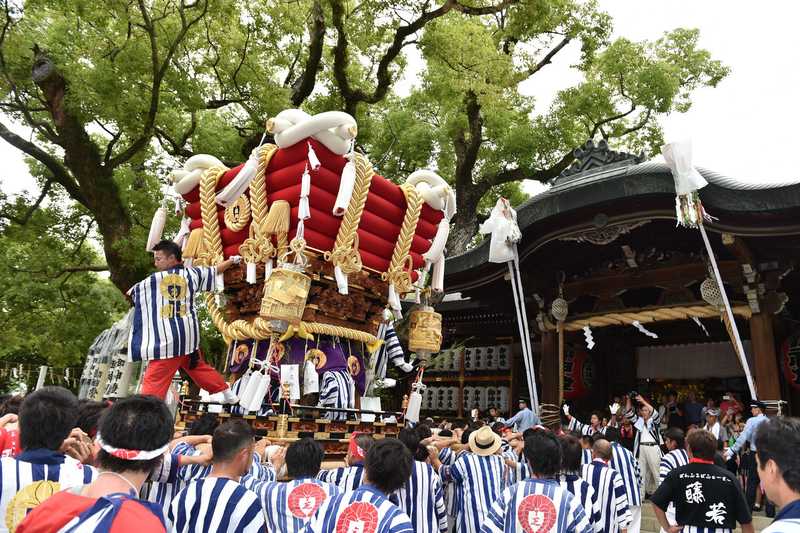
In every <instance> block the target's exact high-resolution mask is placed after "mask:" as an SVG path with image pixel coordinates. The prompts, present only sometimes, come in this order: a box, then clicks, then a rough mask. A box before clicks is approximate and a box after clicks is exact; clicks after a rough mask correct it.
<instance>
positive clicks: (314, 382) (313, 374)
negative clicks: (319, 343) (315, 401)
mask: <svg viewBox="0 0 800 533" xmlns="http://www.w3.org/2000/svg"><path fill="white" fill-rule="evenodd" d="M316 392H319V374H317V367H315V366H314V363H312V362H311V361H306V364H305V367H304V368H303V394H313V393H316Z"/></svg>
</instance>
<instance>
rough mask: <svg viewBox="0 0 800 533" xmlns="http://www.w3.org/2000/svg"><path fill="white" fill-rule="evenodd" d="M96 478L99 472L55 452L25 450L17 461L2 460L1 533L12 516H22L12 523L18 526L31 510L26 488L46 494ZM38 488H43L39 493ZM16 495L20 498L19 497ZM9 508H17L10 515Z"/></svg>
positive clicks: (0, 460)
mask: <svg viewBox="0 0 800 533" xmlns="http://www.w3.org/2000/svg"><path fill="white" fill-rule="evenodd" d="M45 422H46V421H45ZM95 477H97V471H96V470H95V469H94V468H92V467H91V466H85V465H83V464H81V463H79V462H78V461H76V460H75V459H73V458H72V457H68V456H65V455H64V454H63V453H58V452H57V451H53V450H45V449H37V450H25V451H23V452H22V453H21V454H19V455H18V456H17V457H16V458H13V457H3V458H0V483H1V484H0V533H6V532H7V531H8V529H7V528H6V524H7V521H8V519H9V517H13V516H14V515H15V514H17V515H19V516H18V517H17V518H16V519H14V520H13V522H14V524H15V525H16V524H18V523H19V522H20V521H22V519H23V518H25V514H27V512H29V511H30V508H28V507H27V505H26V504H25V502H26V501H27V500H29V499H30V498H28V497H26V495H25V494H26V493H25V492H24V491H25V489H26V488H28V487H31V488H29V489H28V490H33V491H34V492H39V493H45V494H47V493H49V492H58V491H59V490H64V489H66V488H70V487H76V486H79V485H87V484H89V483H91V482H92V481H93V480H94V478H95ZM34 484H36V485H34ZM38 485H42V486H41V487H39V489H38V490H36V487H37V486H38ZM44 485H48V486H47V487H45V486H44ZM17 494H19V497H16V496H17ZM9 507H12V508H13V509H14V510H13V511H12V512H11V514H8V509H9Z"/></svg>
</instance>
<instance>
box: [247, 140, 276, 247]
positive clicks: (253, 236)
mask: <svg viewBox="0 0 800 533" xmlns="http://www.w3.org/2000/svg"><path fill="white" fill-rule="evenodd" d="M277 151H278V147H277V146H275V145H274V144H265V145H264V146H262V147H261V148H260V149H259V152H258V168H257V170H256V175H255V176H254V177H253V180H252V181H251V182H250V210H251V212H252V215H253V223H252V224H251V225H250V236H249V237H248V238H247V240H245V241H244V242H243V243H242V244H241V246H239V253H240V254H241V255H242V257H243V258H244V260H245V262H247V263H263V262H264V261H266V260H267V259H270V258H272V257H273V256H274V255H275V247H274V246H273V245H272V240H271V239H270V238H268V237H266V235H265V233H266V232H265V231H264V222H265V221H266V219H267V214H268V213H269V206H268V205H267V178H266V174H267V166H269V162H270V161H271V160H272V156H273V155H275V153H276V152H277Z"/></svg>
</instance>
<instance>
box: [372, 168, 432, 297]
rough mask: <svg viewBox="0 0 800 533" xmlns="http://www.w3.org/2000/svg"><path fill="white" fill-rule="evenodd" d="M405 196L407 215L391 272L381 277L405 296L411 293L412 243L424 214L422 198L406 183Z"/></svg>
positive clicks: (393, 254)
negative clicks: (421, 216)
mask: <svg viewBox="0 0 800 533" xmlns="http://www.w3.org/2000/svg"><path fill="white" fill-rule="evenodd" d="M400 190H402V191H403V195H405V197H406V214H405V216H404V217H403V224H402V225H401V226H400V234H399V235H398V236H397V244H395V247H394V250H393V251H392V261H391V262H390V263H389V270H388V271H386V272H384V273H383V274H382V275H381V279H383V280H384V281H388V282H389V283H392V284H394V288H395V290H396V291H397V293H398V294H405V293H407V292H409V291H411V273H410V270H411V265H413V261H411V255H410V254H409V252H410V251H411V243H412V241H413V240H414V233H415V232H416V230H417V223H418V222H419V216H420V213H422V196H420V194H419V193H418V192H417V189H416V188H415V187H414V186H413V185H409V184H406V183H404V184H403V185H401V186H400Z"/></svg>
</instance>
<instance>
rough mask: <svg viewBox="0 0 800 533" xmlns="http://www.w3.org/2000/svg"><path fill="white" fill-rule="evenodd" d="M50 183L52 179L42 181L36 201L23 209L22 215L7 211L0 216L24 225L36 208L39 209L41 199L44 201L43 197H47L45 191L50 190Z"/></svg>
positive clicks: (51, 183)
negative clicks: (42, 184) (14, 214)
mask: <svg viewBox="0 0 800 533" xmlns="http://www.w3.org/2000/svg"><path fill="white" fill-rule="evenodd" d="M52 185H53V180H52V179H48V180H47V181H45V182H44V186H43V187H42V192H41V193H40V194H39V197H38V198H37V199H36V201H35V202H34V203H33V205H31V206H30V207H29V208H28V209H27V210H26V211H25V214H24V215H22V217H15V216H13V215H9V214H7V213H0V218H5V219H6V220H10V221H11V222H13V223H15V224H19V225H20V226H24V225H25V224H27V223H28V221H29V220H30V219H31V217H32V216H33V214H34V213H35V212H36V210H37V209H39V206H40V205H42V201H44V199H45V198H46V197H47V193H49V192H50V187H51V186H52Z"/></svg>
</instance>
